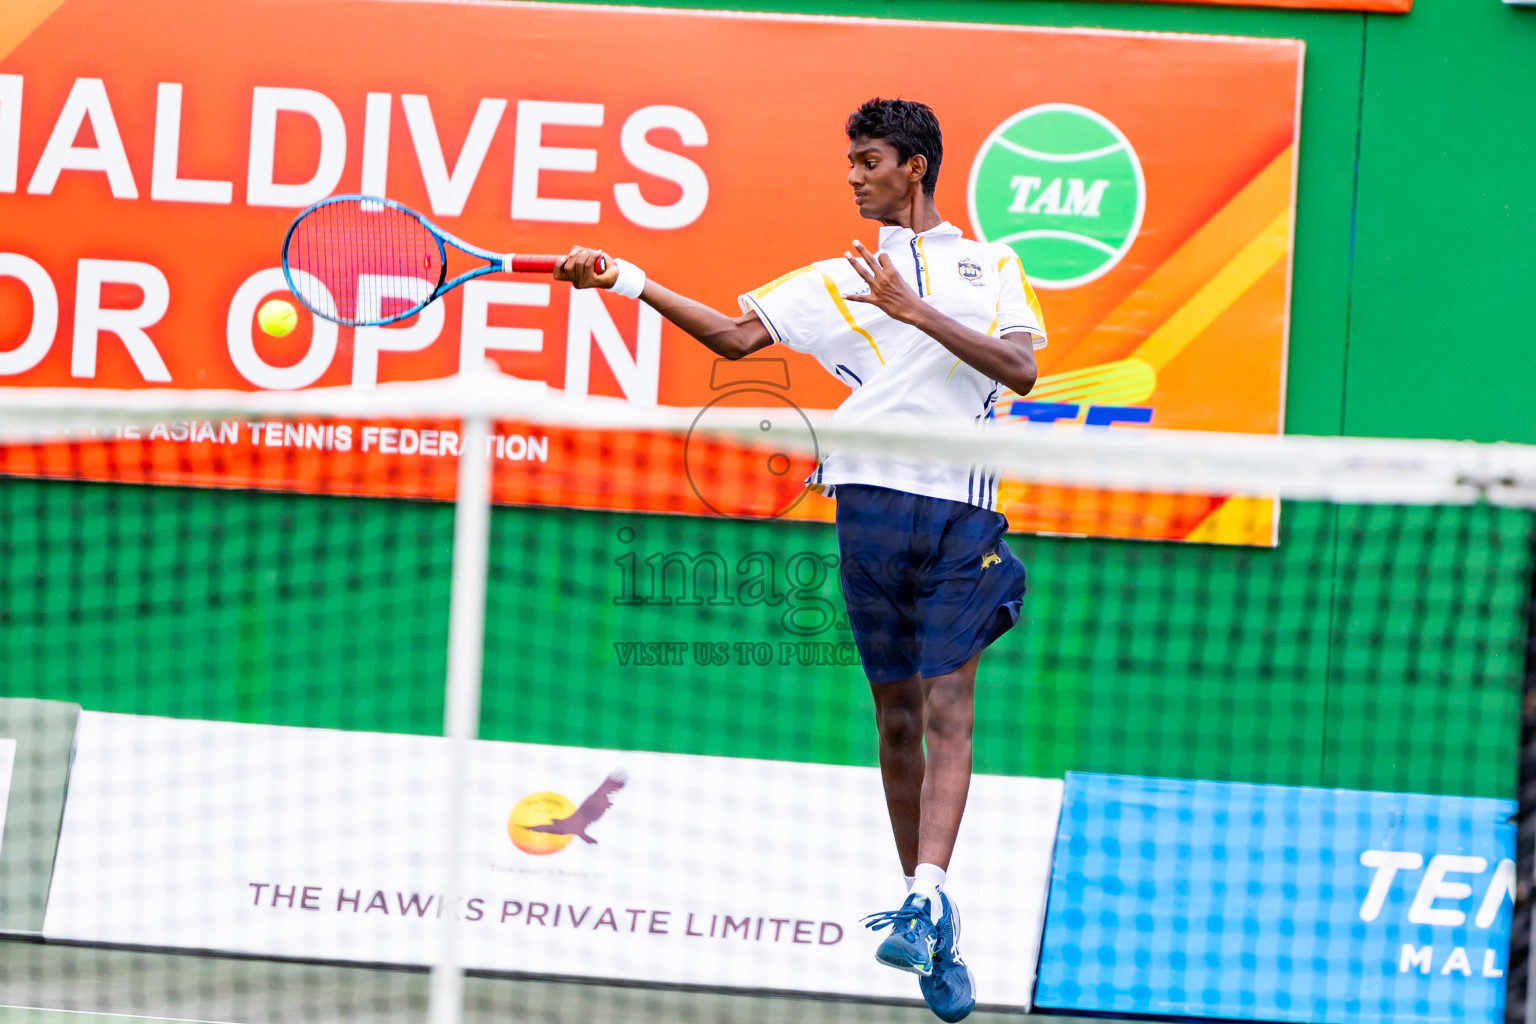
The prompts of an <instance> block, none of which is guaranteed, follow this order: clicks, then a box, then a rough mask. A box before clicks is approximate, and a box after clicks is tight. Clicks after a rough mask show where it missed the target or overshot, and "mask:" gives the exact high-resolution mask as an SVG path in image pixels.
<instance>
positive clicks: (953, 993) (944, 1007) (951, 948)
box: [918, 893, 976, 1024]
mask: <svg viewBox="0 0 1536 1024" xmlns="http://www.w3.org/2000/svg"><path fill="white" fill-rule="evenodd" d="M939 907H940V914H939V924H938V928H937V932H938V945H937V948H935V949H934V951H933V973H932V974H927V975H924V976H923V977H922V978H920V979H919V980H918V986H919V987H920V988H921V989H922V990H923V999H924V1001H926V1002H927V1003H928V1009H930V1010H932V1011H933V1015H934V1016H935V1017H937V1018H939V1020H942V1021H948V1022H949V1024H954V1022H955V1021H958V1020H964V1019H965V1018H966V1017H967V1016H969V1015H970V1012H971V1011H972V1010H973V1009H975V1007H976V980H975V979H974V978H972V977H971V969H970V968H969V967H967V966H965V961H964V960H962V959H960V911H959V910H958V909H957V908H956V907H955V905H954V903H952V902H951V901H950V898H949V896H948V895H946V894H945V893H939Z"/></svg>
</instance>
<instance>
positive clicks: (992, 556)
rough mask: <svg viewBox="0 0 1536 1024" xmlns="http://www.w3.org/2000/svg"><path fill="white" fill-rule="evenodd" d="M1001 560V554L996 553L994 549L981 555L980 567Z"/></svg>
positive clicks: (995, 563)
mask: <svg viewBox="0 0 1536 1024" xmlns="http://www.w3.org/2000/svg"><path fill="white" fill-rule="evenodd" d="M1002 560H1003V556H1002V555H1000V554H998V553H997V552H996V551H988V552H987V553H986V554H984V555H982V556H981V567H982V568H983V569H985V568H986V567H987V566H989V565H997V564H998V563H999V562H1001V561H1002Z"/></svg>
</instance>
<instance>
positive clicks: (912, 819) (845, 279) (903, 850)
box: [555, 99, 1045, 1021]
mask: <svg viewBox="0 0 1536 1024" xmlns="http://www.w3.org/2000/svg"><path fill="white" fill-rule="evenodd" d="M846 130H847V135H848V162H849V164H850V169H849V171H848V185H849V187H850V188H851V189H852V190H853V201H854V203H855V204H856V205H857V206H858V208H859V212H860V214H861V215H862V216H864V217H867V218H869V219H870V220H874V221H878V222H879V223H880V225H881V227H880V241H879V245H878V248H877V249H876V250H875V251H873V252H871V251H870V250H869V249H867V248H866V247H865V246H864V245H863V244H862V243H860V242H854V243H853V245H852V249H851V250H850V251H847V252H845V253H844V254H843V258H841V259H831V260H822V261H820V262H817V263H813V264H811V265H810V266H807V267H802V268H800V269H799V270H796V271H793V272H791V273H789V274H786V275H784V276H783V277H781V278H779V279H778V280H776V281H772V282H770V283H769V284H766V285H764V286H763V287H761V288H759V289H757V290H756V291H753V292H748V293H747V294H745V295H742V296H741V297H740V303H741V315H740V316H737V317H730V316H727V315H725V314H723V313H720V312H717V311H715V310H713V309H710V308H709V307H707V306H705V305H703V304H701V303H699V302H695V301H694V300H692V299H689V298H686V297H684V296H682V295H679V294H678V293H676V292H674V291H671V290H669V289H667V288H664V287H662V286H661V285H659V284H657V283H656V282H655V281H653V280H649V279H647V278H646V276H645V274H644V272H643V271H641V270H640V269H639V268H637V267H635V266H633V265H632V264H629V263H626V262H625V261H623V260H613V261H610V265H609V266H608V267H607V269H606V270H605V272H604V273H602V274H597V273H595V272H594V264H595V261H596V260H597V259H598V257H599V256H602V255H604V254H603V253H601V252H599V251H598V250H594V249H585V248H576V249H573V250H572V252H571V254H570V255H569V256H567V257H566V258H565V259H564V260H562V261H561V263H560V265H559V266H557V267H556V269H555V277H556V278H557V279H559V280H562V281H569V282H571V283H572V284H574V285H575V286H576V287H578V288H592V287H602V288H609V289H611V290H613V291H616V292H619V293H620V294H623V295H628V296H631V297H634V298H638V299H640V300H642V301H644V302H648V303H650V304H651V306H653V307H655V309H656V310H657V311H658V312H660V313H661V314H662V315H663V316H664V317H666V318H667V319H668V320H670V321H671V322H672V323H674V324H676V325H677V326H678V327H680V328H682V329H683V330H684V331H686V332H687V333H688V334H690V335H692V336H693V337H694V338H696V339H698V340H699V341H700V342H702V343H703V344H704V345H705V346H706V347H708V348H709V349H710V350H711V351H713V352H715V353H716V354H717V355H720V356H724V357H725V358H727V359H739V358H741V357H742V356H746V355H748V354H750V353H753V352H756V351H758V350H759V349H762V348H766V347H767V346H769V345H773V344H779V345H784V346H787V347H788V348H791V349H794V350H795V351H797V352H807V353H809V354H811V355H812V356H814V357H815V358H816V359H817V360H818V361H819V362H820V363H821V365H822V366H824V367H825V368H826V369H827V371H828V372H829V373H831V374H833V375H834V376H836V377H837V378H838V379H839V380H841V381H842V382H843V383H844V384H846V385H848V387H849V388H851V389H852V393H851V394H850V395H849V396H848V398H847V399H846V400H845V401H844V402H843V404H842V406H841V407H840V408H839V409H838V410H837V413H836V414H835V416H834V417H833V422H834V423H836V424H839V425H849V424H867V423H879V422H884V421H889V420H892V419H894V418H898V417H905V416H911V415H921V416H925V417H931V418H932V419H933V420H934V421H942V420H948V421H954V422H959V423H967V424H974V423H984V421H986V420H989V419H991V417H992V410H993V404H994V403H995V402H996V401H997V397H998V394H999V392H1000V390H1001V389H1002V388H1004V387H1006V388H1011V389H1012V390H1013V391H1014V392H1016V393H1017V394H1020V395H1022V394H1025V393H1027V392H1028V391H1029V390H1030V388H1031V387H1033V386H1034V383H1035V356H1034V350H1035V349H1036V348H1040V347H1043V346H1044V345H1045V330H1044V327H1043V326H1042V318H1041V313H1040V305H1039V303H1038V301H1037V300H1036V298H1035V295H1034V292H1033V290H1032V289H1031V288H1030V286H1029V282H1028V281H1027V280H1026V278H1025V276H1024V272H1023V268H1022V267H1021V265H1020V263H1019V260H1018V257H1017V256H1015V255H1014V253H1013V252H1012V250H1010V249H1009V248H1008V247H1007V246H1006V245H998V244H987V243H983V242H977V241H972V240H970V239H967V238H964V237H963V236H962V235H961V233H960V231H959V229H958V228H956V227H954V226H953V225H951V224H949V223H948V222H947V221H945V220H944V219H943V218H942V217H941V216H939V212H938V210H937V208H936V207H935V206H934V198H933V195H934V187H935V186H936V185H937V183H938V178H939V165H940V162H941V160H942V158H943V142H942V137H941V135H940V132H939V122H938V119H937V118H936V117H935V116H934V113H933V111H932V110H931V109H930V108H929V107H927V106H925V105H924V104H921V103H914V102H910V101H907V100H885V99H873V100H870V101H869V102H867V103H865V104H864V105H863V106H861V107H859V109H858V110H856V111H854V112H853V114H852V115H850V116H849V118H848V122H847V125H846ZM811 482H812V484H813V485H814V486H819V487H821V488H823V489H824V490H825V491H827V492H829V493H831V494H833V495H834V496H835V497H836V499H837V541H838V548H839V552H840V555H841V570H840V572H841V577H842V586H843V595H844V599H845V601H846V602H847V605H848V613H849V621H850V624H851V625H852V628H853V633H854V638H855V640H856V641H857V644H858V648H859V654H860V658H861V660H862V662H863V666H864V672H865V674H866V675H867V676H868V678H869V682H870V689H871V691H872V692H873V694H874V705H875V722H876V725H877V727H878V730H879V737H880V772H881V777H882V779H883V780H884V783H885V799H886V807H887V809H888V811H889V813H890V819H891V829H892V831H893V832H894V834H895V839H896V852H897V855H898V856H899V857H900V859H901V865H902V872H903V874H904V876H905V878H906V884H907V890H908V895H907V897H906V902H905V903H903V904H902V905H901V907H900V908H899V909H897V910H892V911H887V912H884V913H880V914H873V915H871V916H870V917H869V918H867V919H866V921H867V923H868V924H869V927H871V928H885V927H890V929H891V930H890V933H889V934H888V935H887V936H886V937H885V939H884V940H883V941H882V942H881V944H880V947H879V949H878V950H877V952H876V957H877V958H878V959H879V960H880V961H881V962H882V963H885V964H888V965H890V966H892V967H896V968H898V969H900V970H904V971H911V972H912V973H914V974H917V975H919V976H920V984H921V987H922V992H923V996H924V998H925V999H926V1000H927V1002H928V1005H929V1007H930V1008H932V1010H933V1011H934V1013H935V1014H937V1015H938V1016H939V1017H940V1018H942V1019H943V1020H946V1021H958V1020H960V1019H961V1018H963V1017H965V1016H966V1014H968V1013H970V1011H971V1008H972V1007H973V1006H974V1005H975V1001H976V1000H975V984H974V981H973V979H972V977H971V974H970V971H969V969H968V968H967V967H966V965H965V962H964V960H962V959H961V957H960V953H959V937H960V914H959V911H958V910H957V909H956V907H955V903H954V900H952V899H951V898H950V897H949V895H948V894H947V893H946V891H945V872H946V870H947V869H948V867H949V861H950V854H951V853H952V852H953V850H954V846H955V836H956V834H957V832H958V831H959V827H960V819H961V815H962V814H963V813H964V811H965V800H966V794H967V791H968V790H969V788H970V780H971V729H972V722H973V719H974V691H975V683H976V666H977V662H978V660H979V659H980V657H981V652H982V651H983V650H984V649H985V648H986V647H987V646H988V645H989V644H991V643H992V642H993V641H994V640H996V639H997V638H998V637H1000V636H1001V635H1002V634H1003V633H1005V632H1006V631H1007V630H1008V629H1010V628H1011V627H1012V626H1013V624H1014V623H1015V622H1016V621H1017V619H1018V616H1019V608H1020V604H1021V602H1022V599H1023V596H1024V567H1023V565H1022V564H1020V562H1019V560H1018V559H1017V558H1016V557H1015V556H1014V555H1013V554H1012V553H1011V552H1010V551H1009V550H1008V545H1007V543H1006V542H1005V541H1004V540H1003V533H1004V530H1005V529H1006V525H1007V524H1006V520H1005V519H1004V517H1003V516H1002V515H1001V514H1000V513H999V511H998V502H997V475H996V474H995V473H994V472H992V471H990V470H988V469H986V468H984V467H979V466H978V467H972V466H965V465H960V464H936V463H933V462H925V461H923V460H921V459H916V458H904V457H902V456H901V455H900V453H893V454H892V455H891V456H890V457H888V458H886V457H882V458H867V457H863V456H858V457H855V456H852V455H848V454H839V453H837V452H836V451H834V452H833V453H832V454H831V455H829V456H828V457H827V458H826V459H825V460H824V461H823V462H822V463H821V465H820V466H818V467H817V469H816V470H815V472H814V474H813V476H812V481H811ZM925 744H926V748H927V749H926V757H925V754H924V747H925Z"/></svg>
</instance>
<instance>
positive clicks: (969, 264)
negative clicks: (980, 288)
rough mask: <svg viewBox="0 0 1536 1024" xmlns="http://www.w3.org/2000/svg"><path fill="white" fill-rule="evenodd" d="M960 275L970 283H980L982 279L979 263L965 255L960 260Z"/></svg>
mask: <svg viewBox="0 0 1536 1024" xmlns="http://www.w3.org/2000/svg"><path fill="white" fill-rule="evenodd" d="M960 276H961V277H962V278H964V279H965V280H967V281H969V282H971V284H975V285H979V284H982V283H983V281H982V280H981V264H980V263H977V262H976V261H975V260H973V259H971V258H970V257H969V256H967V257H965V258H964V259H962V260H961V261H960Z"/></svg>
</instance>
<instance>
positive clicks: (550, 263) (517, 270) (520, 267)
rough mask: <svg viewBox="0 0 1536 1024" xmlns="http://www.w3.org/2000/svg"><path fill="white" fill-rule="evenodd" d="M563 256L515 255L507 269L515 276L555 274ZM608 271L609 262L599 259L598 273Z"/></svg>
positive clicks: (603, 258)
mask: <svg viewBox="0 0 1536 1024" xmlns="http://www.w3.org/2000/svg"><path fill="white" fill-rule="evenodd" d="M564 258H565V257H563V256H540V255H536V254H529V253H514V254H513V256H512V258H511V259H510V260H509V261H507V262H508V264H509V265H508V266H507V267H506V269H508V270H510V271H512V272H513V273H514V274H550V273H553V272H554V269H555V264H556V263H557V262H559V261H560V260H562V259H564ZM607 269H608V260H607V259H606V258H605V257H602V256H599V257H598V258H597V272H598V273H599V274H601V273H604V272H605V271H607Z"/></svg>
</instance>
